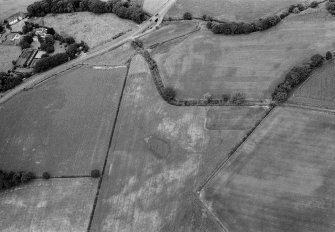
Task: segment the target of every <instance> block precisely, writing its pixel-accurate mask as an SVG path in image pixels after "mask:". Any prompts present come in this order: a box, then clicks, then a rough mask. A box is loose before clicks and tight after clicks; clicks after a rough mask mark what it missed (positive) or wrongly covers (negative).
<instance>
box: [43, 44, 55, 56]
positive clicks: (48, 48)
mask: <svg viewBox="0 0 335 232" xmlns="http://www.w3.org/2000/svg"><path fill="white" fill-rule="evenodd" d="M45 51H46V52H47V53H49V54H50V53H53V52H54V51H55V47H54V46H53V45H48V46H47V47H46V49H45Z"/></svg>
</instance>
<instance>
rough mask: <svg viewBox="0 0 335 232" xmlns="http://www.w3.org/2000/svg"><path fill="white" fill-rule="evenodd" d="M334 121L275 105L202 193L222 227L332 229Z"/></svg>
mask: <svg viewBox="0 0 335 232" xmlns="http://www.w3.org/2000/svg"><path fill="white" fill-rule="evenodd" d="M334 150H335V120H334V115H333V114H329V113H326V112H318V111H306V110H303V109H295V108H276V109H275V110H274V111H273V112H271V114H270V115H269V116H268V118H266V119H265V120H264V121H263V122H262V124H261V125H260V126H259V127H258V128H257V129H256V130H255V131H254V133H253V134H252V135H251V137H249V138H248V140H247V141H246V142H245V143H244V144H243V145H242V146H241V147H240V148H239V149H238V150H237V152H236V153H234V154H233V155H232V157H231V159H229V160H228V161H227V162H226V163H225V165H224V166H223V167H222V169H221V170H220V171H219V172H218V173H217V175H216V176H215V177H214V178H213V179H212V180H211V181H210V182H209V184H208V185H207V186H206V187H205V189H204V190H203V191H202V192H201V198H202V199H203V201H204V202H206V204H207V206H208V207H209V208H210V210H211V211H212V212H213V213H214V214H215V215H216V216H217V217H218V218H219V219H220V221H221V223H222V224H223V225H224V226H225V227H226V228H227V231H234V232H239V231H248V232H268V231H276V232H287V231H295V232H298V231H299V232H300V231H304V232H315V231H324V232H328V231H329V232H331V231H334V229H335V223H334V220H333V219H334V217H335V211H334V207H333V204H334V199H335V198H334V194H335V187H334V182H335V159H334Z"/></svg>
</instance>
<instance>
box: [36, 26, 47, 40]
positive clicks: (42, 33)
mask: <svg viewBox="0 0 335 232" xmlns="http://www.w3.org/2000/svg"><path fill="white" fill-rule="evenodd" d="M35 34H36V35H40V36H41V37H42V38H45V36H46V35H47V29H46V28H44V27H40V28H37V29H36V30H35Z"/></svg>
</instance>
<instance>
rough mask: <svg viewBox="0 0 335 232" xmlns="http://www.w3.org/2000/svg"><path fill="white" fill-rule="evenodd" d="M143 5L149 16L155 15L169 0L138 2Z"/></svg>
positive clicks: (143, 0) (144, 0)
mask: <svg viewBox="0 0 335 232" xmlns="http://www.w3.org/2000/svg"><path fill="white" fill-rule="evenodd" d="M137 1H139V2H141V1H142V2H143V3H142V7H143V9H144V10H145V11H146V12H148V13H149V14H155V13H156V12H157V11H159V10H160V8H161V7H162V6H163V5H164V4H165V3H167V2H168V0H137Z"/></svg>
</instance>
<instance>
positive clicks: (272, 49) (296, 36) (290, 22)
mask: <svg viewBox="0 0 335 232" xmlns="http://www.w3.org/2000/svg"><path fill="white" fill-rule="evenodd" d="M322 9H323V10H320V11H317V10H316V11H315V12H314V13H310V14H305V15H293V16H289V17H288V18H287V19H286V20H284V21H282V22H281V23H280V24H279V25H278V26H276V27H274V28H272V29H270V30H267V31H264V32H256V33H252V34H250V35H242V36H223V35H214V34H213V33H212V32H210V31H207V30H203V31H200V32H196V33H194V34H192V35H190V36H189V37H188V38H186V39H185V38H184V39H178V40H176V41H171V42H169V43H166V44H163V45H161V46H159V47H157V48H156V49H154V50H153V51H152V54H153V55H154V58H155V59H156V60H157V61H158V66H159V69H160V71H161V73H162V74H163V75H162V76H163V78H164V79H165V82H166V83H167V84H168V85H171V86H173V87H174V88H175V89H176V90H177V95H179V97H181V98H201V97H202V96H203V95H204V94H206V93H211V94H213V95H214V96H215V95H221V94H224V93H234V92H243V93H245V94H246V96H247V98H250V99H254V100H262V99H269V98H270V95H271V93H272V90H273V88H274V86H275V85H276V84H278V83H279V82H280V81H281V80H282V78H283V77H284V75H285V73H286V72H287V71H288V70H289V69H290V68H292V67H293V66H294V65H297V64H301V63H302V62H303V61H304V60H306V59H309V57H310V56H311V55H312V54H314V53H319V52H326V51H327V50H334V48H335V43H334V40H333V37H334V35H335V33H334V29H335V24H334V22H335V18H334V17H332V16H330V15H329V13H328V12H326V11H325V9H324V8H322ZM161 36H162V37H163V38H164V36H165V35H164V34H162V35H161Z"/></svg>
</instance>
